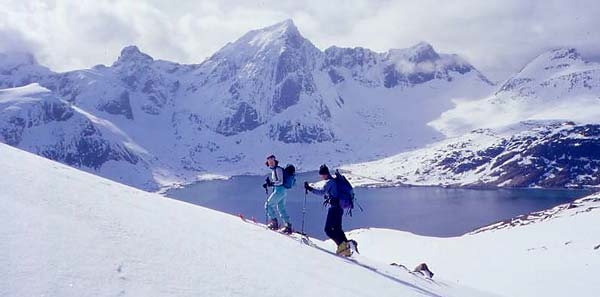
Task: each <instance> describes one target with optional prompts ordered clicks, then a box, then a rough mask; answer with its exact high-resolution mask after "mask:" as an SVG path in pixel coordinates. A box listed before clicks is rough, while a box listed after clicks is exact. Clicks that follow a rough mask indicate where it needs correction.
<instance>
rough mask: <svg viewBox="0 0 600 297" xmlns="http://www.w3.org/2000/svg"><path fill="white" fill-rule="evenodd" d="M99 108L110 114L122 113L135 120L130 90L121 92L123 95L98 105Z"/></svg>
mask: <svg viewBox="0 0 600 297" xmlns="http://www.w3.org/2000/svg"><path fill="white" fill-rule="evenodd" d="M98 110H101V111H105V112H107V113H110V114H115V115H122V116H124V117H125V118H127V119H130V120H133V112H132V111H131V103H130V102H129V92H127V91H124V92H123V93H121V95H120V96H119V97H118V98H115V99H114V100H110V101H107V102H106V103H104V104H100V105H98Z"/></svg>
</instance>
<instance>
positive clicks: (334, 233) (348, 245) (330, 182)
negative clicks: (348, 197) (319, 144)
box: [304, 164, 357, 257]
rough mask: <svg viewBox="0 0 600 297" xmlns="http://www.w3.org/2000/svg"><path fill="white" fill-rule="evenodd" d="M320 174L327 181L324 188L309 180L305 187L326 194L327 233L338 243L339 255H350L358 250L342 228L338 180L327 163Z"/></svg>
mask: <svg viewBox="0 0 600 297" xmlns="http://www.w3.org/2000/svg"><path fill="white" fill-rule="evenodd" d="M319 175H320V176H321V179H322V180H325V181H326V182H325V186H323V189H322V190H319V189H315V188H313V187H311V186H310V185H309V184H308V182H304V188H305V189H306V190H307V191H310V192H311V193H313V194H315V195H324V198H325V200H326V203H328V204H329V210H328V211H327V220H326V221H325V234H327V236H328V237H329V238H331V239H332V240H333V241H334V242H335V244H337V251H336V254H337V255H340V256H344V257H349V256H350V255H352V252H353V251H356V248H357V247H356V241H354V240H348V238H346V234H345V233H344V230H342V216H343V215H344V209H343V208H342V207H341V206H340V202H339V199H338V198H337V196H338V195H337V185H336V182H335V180H334V179H333V177H332V176H331V174H330V173H329V168H327V165H325V164H323V165H321V167H320V168H319Z"/></svg>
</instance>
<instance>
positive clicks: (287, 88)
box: [273, 77, 303, 113]
mask: <svg viewBox="0 0 600 297" xmlns="http://www.w3.org/2000/svg"><path fill="white" fill-rule="evenodd" d="M302 89H303V88H302V85H301V82H299V81H298V80H297V79H294V78H291V77H290V78H287V79H286V80H285V81H284V82H283V83H282V84H281V87H280V89H278V90H276V91H275V98H274V99H273V110H274V111H275V112H276V113H280V112H282V111H284V110H286V109H287V108H289V107H291V106H293V105H295V104H296V103H298V102H299V101H300V93H301V92H302Z"/></svg>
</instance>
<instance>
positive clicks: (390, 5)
mask: <svg viewBox="0 0 600 297" xmlns="http://www.w3.org/2000/svg"><path fill="white" fill-rule="evenodd" d="M598 15H600V4H599V2H597V1H593V0H589V1H588V0H579V1H567V0H565V1H558V0H537V1H518V0H507V1H500V0H490V1H476V0H473V1H468V0H462V1H435V0H423V1H418V2H417V1H386V0H379V1H367V0H333V1H315V0H309V1H303V2H300V1H292V0H287V1H283V0H279V1H275V0H265V1H241V0H238V1H220V2H216V1H192V0H189V1H176V2H171V1H159V0H152V1H66V0H56V1H22V0H0V50H3V49H5V48H23V49H33V51H34V54H35V55H36V57H37V58H38V60H40V62H42V63H44V64H46V65H48V66H50V67H51V68H52V69H55V70H59V71H63V70H70V69H76V68H84V67H90V66H93V65H95V64H98V63H103V64H111V63H112V62H113V61H114V60H115V59H116V57H117V56H118V54H119V51H120V49H121V48H123V47H124V46H126V45H129V44H135V45H138V46H139V47H140V48H141V49H142V50H143V51H145V52H147V53H148V54H150V55H152V56H153V57H155V58H161V59H167V60H173V61H177V62H182V63H199V62H201V61H203V60H204V59H205V58H206V57H208V56H210V55H211V54H212V53H214V52H215V51H216V50H218V49H219V48H220V47H222V46H223V45H225V44H226V43H227V42H230V41H234V40H235V39H236V38H238V37H240V36H241V35H242V34H244V33H245V32H247V31H249V30H252V29H257V28H260V27H263V26H267V25H270V24H273V23H276V22H279V21H281V20H283V19H286V18H293V19H294V21H295V22H296V25H297V26H298V27H299V29H300V31H301V32H302V33H303V34H304V35H305V36H306V37H307V38H308V39H310V40H311V41H313V42H314V43H315V45H317V47H319V48H321V49H324V48H327V47H329V46H331V45H338V46H363V47H367V48H371V49H373V50H376V51H386V50H387V49H389V48H404V47H408V46H411V45H413V44H415V43H417V42H419V41H427V42H429V43H431V44H432V45H433V46H434V47H435V48H436V49H437V50H439V51H441V52H449V53H458V54H460V55H462V56H463V57H465V58H466V59H467V60H469V61H470V62H471V63H473V64H474V65H475V66H476V67H478V68H479V69H480V70H482V71H483V72H484V73H485V74H488V75H489V76H491V77H492V78H493V79H502V78H505V77H506V76H507V75H509V74H510V73H511V72H514V71H517V70H518V69H519V68H520V67H522V66H523V64H524V63H526V62H527V61H528V60H530V59H531V58H533V57H534V56H535V55H537V54H539V53H540V52H542V51H544V50H546V49H548V48H551V47H557V46H574V47H577V48H579V49H581V50H582V51H583V52H584V53H587V54H589V55H591V56H596V57H597V56H599V53H600V33H599V32H598V30H597V29H596V28H598V27H600V18H598V17H597V16H598ZM7 44H8V45H7Z"/></svg>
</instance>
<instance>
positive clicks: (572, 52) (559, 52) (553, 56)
mask: <svg viewBox="0 0 600 297" xmlns="http://www.w3.org/2000/svg"><path fill="white" fill-rule="evenodd" d="M547 55H548V56H549V58H550V60H558V59H571V60H578V59H581V55H580V54H579V52H578V51H577V49H576V48H555V49H552V50H550V51H548V52H547Z"/></svg>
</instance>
